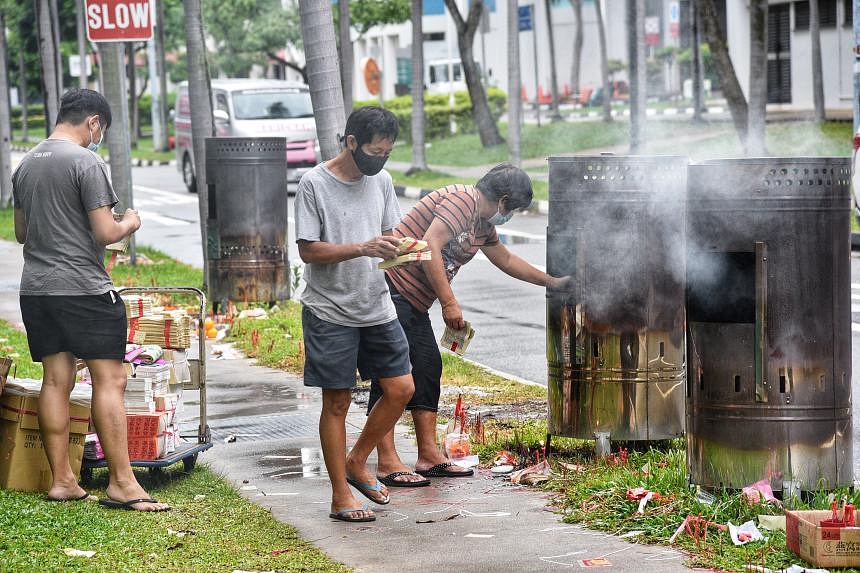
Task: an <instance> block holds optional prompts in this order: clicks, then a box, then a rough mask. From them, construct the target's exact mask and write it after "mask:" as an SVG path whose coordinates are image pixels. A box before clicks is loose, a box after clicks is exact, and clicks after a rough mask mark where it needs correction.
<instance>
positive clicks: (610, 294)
mask: <svg viewBox="0 0 860 573" xmlns="http://www.w3.org/2000/svg"><path fill="white" fill-rule="evenodd" d="M687 163H688V160H687V159H686V158H685V157H624V156H611V155H606V156H597V157H551V158H550V159H549V227H548V229H547V267H548V272H549V273H550V274H552V275H555V276H560V275H569V276H571V277H573V280H572V284H571V285H570V289H569V290H568V291H566V292H558V291H556V292H553V291H549V292H548V293H547V363H548V368H549V380H548V387H549V388H548V394H549V396H548V400H549V434H551V435H558V436H567V437H574V438H585V439H590V438H595V437H597V438H598V445H599V446H600V444H601V441H606V440H609V439H611V440H662V439H668V438H674V437H677V436H682V435H683V433H684V380H685V378H684V213H685V199H684V195H685V193H686V184H687ZM607 434H608V435H607Z"/></svg>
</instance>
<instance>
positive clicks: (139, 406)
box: [125, 378, 155, 414]
mask: <svg viewBox="0 0 860 573" xmlns="http://www.w3.org/2000/svg"><path fill="white" fill-rule="evenodd" d="M153 386H154V381H153V380H152V378H128V380H127V381H126V386H125V411H126V412H128V413H132V414H133V413H141V412H155V392H154V388H153Z"/></svg>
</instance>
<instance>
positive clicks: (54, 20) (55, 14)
mask: <svg viewBox="0 0 860 573" xmlns="http://www.w3.org/2000/svg"><path fill="white" fill-rule="evenodd" d="M51 31H52V32H53V34H54V56H55V57H56V58H57V67H56V68H55V69H56V72H57V93H58V94H60V95H63V52H62V51H61V50H60V10H59V8H58V7H57V0H51Z"/></svg>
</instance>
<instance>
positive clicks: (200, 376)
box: [81, 287, 212, 483]
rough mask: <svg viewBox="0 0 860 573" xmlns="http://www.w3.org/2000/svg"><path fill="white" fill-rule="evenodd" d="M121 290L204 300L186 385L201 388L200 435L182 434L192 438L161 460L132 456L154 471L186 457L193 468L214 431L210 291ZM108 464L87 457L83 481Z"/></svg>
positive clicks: (184, 461)
mask: <svg viewBox="0 0 860 573" xmlns="http://www.w3.org/2000/svg"><path fill="white" fill-rule="evenodd" d="M117 290H118V292H120V293H130V294H152V293H160V294H191V295H195V296H196V297H197V298H198V299H199V301H200V320H199V326H198V333H197V336H198V350H199V356H198V357H197V358H196V359H191V358H189V360H188V363H189V366H190V370H191V381H190V382H186V383H185V384H184V385H183V389H184V390H199V391H200V425H199V426H198V427H197V435H196V436H194V435H181V437H183V438H185V439H187V440H191V441H188V442H183V443H180V444H177V446H176V451H174V452H173V453H171V454H169V455H166V456H165V457H163V458H161V459H157V460H131V465H132V466H133V467H139V468H149V470H150V471H155V472H157V471H160V470H161V469H162V468H166V467H167V466H171V465H173V464H175V463H177V462H179V461H182V464H183V466H184V469H185V471H187V472H190V471H191V470H193V469H194V466H195V465H197V455H198V454H199V453H200V452H205V451H206V450H208V449H209V448H211V447H212V434H211V432H210V431H209V424H207V423H206V330H205V326H204V324H203V322H204V319H205V317H206V294H205V293H204V292H203V291H202V290H200V289H198V288H194V287H123V288H120V289H117ZM104 467H107V461H105V460H98V461H94V460H87V459H84V460H83V463H82V464H81V481H82V482H83V483H87V482H89V481H90V480H91V479H92V475H93V469H95V468H104Z"/></svg>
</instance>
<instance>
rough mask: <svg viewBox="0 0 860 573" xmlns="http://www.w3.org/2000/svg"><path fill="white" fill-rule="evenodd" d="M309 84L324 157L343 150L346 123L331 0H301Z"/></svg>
mask: <svg viewBox="0 0 860 573" xmlns="http://www.w3.org/2000/svg"><path fill="white" fill-rule="evenodd" d="M299 12H300V13H301V20H302V40H303V41H304V45H305V54H306V64H305V66H306V67H307V70H308V85H309V86H310V92H311V102H312V103H313V106H314V119H315V121H316V124H317V139H319V142H320V153H321V154H322V158H323V161H328V160H329V159H331V158H333V157H335V156H336V155H337V154H338V153H340V141H338V135H339V134H343V130H344V127H346V115H345V114H344V107H343V93H342V90H341V86H340V72H339V70H338V65H337V60H338V58H337V44H336V42H335V38H334V23H333V22H332V18H331V0H299Z"/></svg>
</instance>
